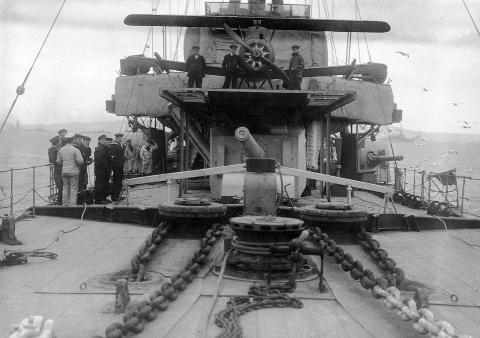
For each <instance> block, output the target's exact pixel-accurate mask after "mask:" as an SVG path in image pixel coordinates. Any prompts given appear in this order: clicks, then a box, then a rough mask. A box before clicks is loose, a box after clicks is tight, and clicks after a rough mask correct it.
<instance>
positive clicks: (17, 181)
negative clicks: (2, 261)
mask: <svg viewBox="0 0 480 338" xmlns="http://www.w3.org/2000/svg"><path fill="white" fill-rule="evenodd" d="M79 133H81V134H82V135H88V136H90V137H91V138H92V142H91V144H90V147H91V148H92V151H93V150H94V149H95V146H96V144H97V141H96V140H97V137H98V136H99V132H89V131H79ZM111 134H112V135H113V132H111ZM127 134H128V133H127ZM55 135H56V131H52V130H46V129H35V130H32V129H6V130H4V132H3V133H2V134H1V135H0V171H3V170H7V172H1V173H0V213H2V214H4V213H8V212H9V205H10V193H11V192H10V187H11V185H10V179H11V177H10V172H9V171H8V170H9V169H10V168H26V167H31V166H34V165H35V166H40V165H44V164H48V148H49V147H50V142H49V140H50V139H51V138H52V137H54V136H55ZM126 136H127V135H126ZM376 142H379V143H383V148H384V149H386V150H387V153H391V150H390V144H389V142H388V140H386V139H383V140H377V141H376ZM392 146H393V150H394V153H395V154H396V155H403V156H404V160H403V161H399V162H398V167H400V168H407V170H408V172H407V183H408V184H407V185H406V190H407V192H410V193H413V173H414V171H413V170H414V169H416V170H417V172H418V171H422V170H425V172H426V173H427V174H428V173H429V172H442V171H446V170H450V169H456V170H457V175H463V176H467V177H472V178H473V179H466V181H465V197H466V199H468V200H465V201H464V208H465V210H467V211H468V212H470V213H473V214H477V215H480V150H479V147H480V143H479V140H478V139H477V138H475V136H465V135H460V136H458V137H457V136H455V135H451V136H450V137H431V138H425V139H417V140H415V141H411V142H398V141H393V143H392ZM392 165H393V164H392ZM476 179H479V180H476ZM32 183H33V173H32V169H31V168H29V169H26V170H21V171H15V172H14V176H13V188H14V202H17V203H16V204H15V206H14V210H15V214H18V213H20V212H21V211H23V210H25V209H27V208H28V207H30V206H31V205H32V203H33V196H32V193H31V189H32ZM93 183H94V176H93V166H92V165H91V166H89V185H91V186H93ZM420 183H421V175H420V174H418V173H417V174H416V184H417V185H416V187H415V193H416V195H420ZM462 183H463V181H462V179H459V180H458V189H459V196H461V193H462ZM49 184H50V173H49V169H48V167H40V168H36V173H35V188H36V190H37V191H38V194H39V195H40V196H38V195H36V201H35V203H36V205H41V204H46V203H47V202H46V201H48V196H49V188H48V185H49ZM437 184H438V182H437ZM433 189H436V187H435V186H434V185H433ZM452 189H453V187H452V186H450V187H449V190H450V191H451V190H452ZM29 191H30V192H29ZM431 196H432V197H435V199H436V200H440V201H443V200H444V198H443V197H442V195H441V194H439V193H438V192H433V191H432V194H431ZM449 201H451V202H453V203H456V192H455V191H454V192H452V193H450V195H449Z"/></svg>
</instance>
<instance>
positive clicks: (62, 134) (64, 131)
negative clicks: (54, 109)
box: [58, 129, 68, 147]
mask: <svg viewBox="0 0 480 338" xmlns="http://www.w3.org/2000/svg"><path fill="white" fill-rule="evenodd" d="M67 133H68V130H67V129H60V130H59V131H58V140H59V144H60V147H63V145H64V144H65V140H64V138H65V135H66V134H67Z"/></svg>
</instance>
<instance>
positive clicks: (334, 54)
mask: <svg viewBox="0 0 480 338" xmlns="http://www.w3.org/2000/svg"><path fill="white" fill-rule="evenodd" d="M317 3H318V12H319V15H320V0H317ZM322 4H323V10H324V11H325V19H329V18H330V12H329V9H328V3H327V0H322ZM329 35H330V37H329V38H327V41H328V40H330V46H331V48H330V49H331V53H332V56H331V57H332V59H333V60H335V63H336V65H337V66H338V58H337V49H336V47H335V41H334V39H333V37H334V33H333V32H329Z"/></svg>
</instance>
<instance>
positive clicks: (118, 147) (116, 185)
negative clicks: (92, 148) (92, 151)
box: [110, 134, 125, 201]
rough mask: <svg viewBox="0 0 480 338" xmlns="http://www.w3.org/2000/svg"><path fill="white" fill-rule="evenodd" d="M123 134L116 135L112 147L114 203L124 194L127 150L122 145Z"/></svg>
mask: <svg viewBox="0 0 480 338" xmlns="http://www.w3.org/2000/svg"><path fill="white" fill-rule="evenodd" d="M122 139H123V134H115V141H113V142H112V143H111V145H110V150H111V152H112V155H113V162H112V169H113V179H112V201H118V199H119V198H120V193H121V192H122V181H123V166H124V165H125V156H124V153H125V149H124V147H123V145H122Z"/></svg>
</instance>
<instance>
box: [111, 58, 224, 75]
mask: <svg viewBox="0 0 480 338" xmlns="http://www.w3.org/2000/svg"><path fill="white" fill-rule="evenodd" d="M150 67H153V68H157V69H158V68H161V69H160V70H165V71H170V70H172V69H173V70H179V71H183V72H185V71H187V70H186V67H185V62H180V61H171V60H157V59H155V58H147V57H144V56H141V55H132V56H128V57H126V58H125V59H122V60H121V61H120V70H121V73H122V74H124V75H135V74H137V71H138V69H144V71H143V73H145V74H146V73H147V72H148V70H149V69H150ZM205 72H206V74H210V75H223V74H222V68H221V67H216V66H207V68H206V70H205Z"/></svg>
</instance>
